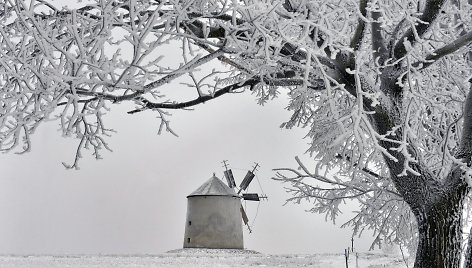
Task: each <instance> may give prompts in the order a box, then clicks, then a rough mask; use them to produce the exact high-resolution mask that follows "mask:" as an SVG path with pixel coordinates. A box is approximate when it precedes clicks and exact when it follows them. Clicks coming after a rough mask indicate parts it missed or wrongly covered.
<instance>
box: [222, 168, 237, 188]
mask: <svg viewBox="0 0 472 268" xmlns="http://www.w3.org/2000/svg"><path fill="white" fill-rule="evenodd" d="M224 174H225V178H226V181H227V182H228V186H229V188H234V187H236V182H235V181H234V177H233V171H232V170H231V169H228V170H225V171H224Z"/></svg>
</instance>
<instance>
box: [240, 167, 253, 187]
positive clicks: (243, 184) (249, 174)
mask: <svg viewBox="0 0 472 268" xmlns="http://www.w3.org/2000/svg"><path fill="white" fill-rule="evenodd" d="M254 176H255V175H254V173H252V171H248V172H247V173H246V176H245V177H244V180H243V181H242V182H241V184H240V185H239V188H240V189H239V192H241V191H242V190H246V189H247V187H248V186H249V184H250V183H251V181H252V179H254Z"/></svg>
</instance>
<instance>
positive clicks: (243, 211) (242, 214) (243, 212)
mask: <svg viewBox="0 0 472 268" xmlns="http://www.w3.org/2000/svg"><path fill="white" fill-rule="evenodd" d="M240 210H241V217H242V218H243V222H244V224H245V225H246V226H247V229H248V230H249V233H252V230H251V227H249V218H248V217H247V214H246V211H245V210H244V208H243V205H241V208H240Z"/></svg>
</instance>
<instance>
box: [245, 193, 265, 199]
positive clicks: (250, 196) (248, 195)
mask: <svg viewBox="0 0 472 268" xmlns="http://www.w3.org/2000/svg"><path fill="white" fill-rule="evenodd" d="M243 199H244V200H247V201H261V199H260V198H259V195H258V194H253V193H246V194H243Z"/></svg>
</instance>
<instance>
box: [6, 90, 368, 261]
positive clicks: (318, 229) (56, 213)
mask: <svg viewBox="0 0 472 268" xmlns="http://www.w3.org/2000/svg"><path fill="white" fill-rule="evenodd" d="M285 105H286V104H284V103H283V101H282V100H276V101H274V102H271V103H269V104H268V105H266V106H264V107H261V106H259V105H257V104H256V103H255V101H254V96H252V95H250V94H249V93H247V94H240V95H232V96H225V97H222V98H220V99H218V100H215V101H212V102H208V103H206V104H204V105H201V106H198V107H197V108H196V110H195V111H191V112H178V113H177V114H175V115H174V116H173V117H172V123H173V127H174V130H175V131H177V132H178V134H179V135H180V137H178V138H176V137H174V136H172V135H170V134H165V135H161V136H158V135H157V134H156V132H157V129H158V124H159V121H158V120H157V119H155V115H154V114H153V113H152V112H143V113H139V114H135V115H127V114H126V113H125V112H126V111H127V110H126V109H125V107H123V106H118V107H113V109H112V112H111V114H110V115H109V116H108V117H107V120H106V121H105V123H107V124H108V127H112V128H114V129H115V130H117V131H118V133H116V134H115V135H114V136H113V137H112V138H110V139H109V143H110V146H111V147H112V148H113V150H114V152H113V153H104V159H103V160H100V161H95V160H93V159H92V157H91V156H90V155H89V152H86V153H85V154H84V159H83V160H82V162H81V169H80V170H78V171H75V170H65V169H64V167H63V166H62V165H61V161H69V160H71V159H72V157H73V152H74V150H75V148H74V147H75V144H76V141H75V140H74V141H73V142H72V140H70V139H66V138H61V137H60V133H59V132H57V131H56V129H57V126H56V125H57V123H56V122H51V123H48V124H47V125H44V126H42V128H40V129H39V130H38V131H37V133H36V134H35V135H34V136H33V150H32V152H31V153H28V154H25V155H15V154H2V155H0V170H1V171H2V172H1V174H2V175H1V177H0V237H1V238H2V239H0V253H2V254H68V253H73V254H97V253H102V254H135V253H161V252H164V251H167V250H171V249H176V248H181V247H182V243H183V234H184V225H185V214H186V196H187V195H188V194H189V193H190V192H192V191H193V190H195V189H196V188H197V187H198V186H199V185H201V184H202V183H203V182H204V181H206V180H207V179H208V178H209V177H210V176H211V175H212V173H213V172H216V173H217V175H218V176H219V177H222V172H223V167H222V164H221V161H222V160H223V159H227V160H229V163H230V165H231V167H233V169H234V173H235V175H236V177H237V178H236V180H237V181H238V182H240V181H241V179H242V178H241V177H242V176H244V174H245V172H246V170H245V169H247V168H249V167H250V166H251V165H252V164H253V162H255V161H257V162H259V163H260V164H261V166H262V168H260V171H259V172H257V175H258V178H259V181H260V183H261V184H262V186H263V190H264V192H265V193H266V194H267V195H268V196H269V200H268V201H266V202H262V203H261V206H260V209H259V213H258V216H257V219H256V222H255V225H254V227H253V233H252V234H248V232H247V231H246V232H245V246H246V247H247V248H249V249H254V250H258V251H261V252H265V253H314V252H342V251H343V248H344V247H347V246H348V245H349V240H350V230H345V229H339V227H338V226H339V225H338V226H333V225H332V224H331V223H326V222H324V217H323V216H320V215H316V214H310V213H306V212H305V211H304V210H305V209H307V208H308V207H309V206H308V204H306V203H305V204H302V205H287V206H282V205H283V204H284V200H285V199H286V198H287V197H288V195H287V194H286V193H285V192H284V190H283V186H282V185H281V184H280V183H279V182H276V181H273V180H270V177H271V176H273V172H272V171H271V169H272V168H276V167H287V166H291V167H293V166H294V165H295V161H294V159H293V157H294V156H295V155H303V152H304V151H305V149H306V148H307V145H306V143H307V142H308V141H307V140H302V137H303V136H304V132H305V130H281V129H279V127H278V126H279V125H280V123H281V122H283V121H284V120H285V119H287V118H288V117H289V115H290V114H289V113H288V112H287V111H285V110H283V107H284V106H285ZM128 108H129V107H128ZM305 158H307V157H305ZM251 187H253V188H252V189H253V190H254V191H259V188H258V185H257V182H256V181H254V183H253V184H251ZM256 208H257V205H256V203H248V208H247V209H248V214H249V217H250V219H251V220H252V219H253V218H254V216H255V211H256ZM351 210H352V209H351ZM339 223H341V222H339ZM367 240H369V237H367V239H364V241H362V242H357V243H356V244H358V245H359V249H360V250H367V249H368V241H367Z"/></svg>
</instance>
